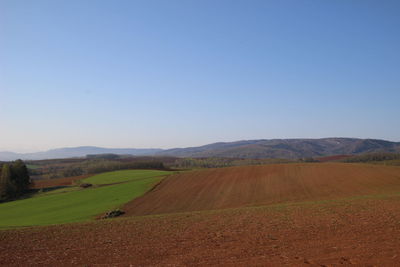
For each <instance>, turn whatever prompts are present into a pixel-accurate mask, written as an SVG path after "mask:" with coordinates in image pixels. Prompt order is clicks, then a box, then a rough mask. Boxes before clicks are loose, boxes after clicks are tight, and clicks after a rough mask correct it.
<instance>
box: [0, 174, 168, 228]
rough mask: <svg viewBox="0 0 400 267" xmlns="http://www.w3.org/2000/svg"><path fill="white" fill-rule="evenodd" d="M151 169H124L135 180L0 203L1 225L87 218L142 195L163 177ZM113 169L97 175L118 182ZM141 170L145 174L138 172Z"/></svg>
mask: <svg viewBox="0 0 400 267" xmlns="http://www.w3.org/2000/svg"><path fill="white" fill-rule="evenodd" d="M150 172H151V171H150ZM150 172H146V173H144V174H143V173H142V171H135V170H132V171H124V174H125V175H126V176H125V177H135V178H136V179H137V180H133V181H129V182H126V183H121V184H116V185H110V186H102V187H97V188H89V189H82V190H78V191H72V192H67V193H59V194H51V195H43V196H37V197H33V198H28V199H23V200H17V201H12V202H8V203H3V204H0V228H9V227H15V226H30V225H49V224H59V223H69V222H77V221H88V220H90V219H92V218H93V217H95V216H96V215H98V214H100V213H102V212H105V211H107V210H110V209H113V208H116V207H118V206H120V205H122V204H123V203H125V202H128V201H129V200H131V199H133V198H136V197H138V196H140V195H142V194H143V193H145V192H146V191H147V190H149V189H150V188H151V186H152V185H154V184H155V183H157V182H158V181H160V180H161V179H162V177H160V174H161V173H160V172H158V171H154V172H153V173H152V175H150ZM116 173H119V172H110V173H105V174H102V175H96V176H100V177H102V179H104V181H107V183H109V182H113V181H118V182H121V179H119V177H120V176H119V175H118V174H116ZM140 173H142V174H143V175H144V176H140ZM165 173H166V172H164V174H165ZM96 176H94V177H96ZM109 177H111V178H109ZM112 177H113V178H114V179H115V180H113V178H112ZM96 179H97V178H95V179H94V181H96ZM97 182H99V183H101V181H97Z"/></svg>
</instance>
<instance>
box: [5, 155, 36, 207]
mask: <svg viewBox="0 0 400 267" xmlns="http://www.w3.org/2000/svg"><path fill="white" fill-rule="evenodd" d="M30 183H31V179H30V177H29V172H28V168H27V167H26V165H25V163H24V162H23V161H22V160H16V161H14V162H12V163H4V164H3V166H2V168H1V174H0V201H4V200H9V199H13V198H17V197H19V196H21V195H22V194H24V193H25V192H26V191H27V190H28V189H29V185H30Z"/></svg>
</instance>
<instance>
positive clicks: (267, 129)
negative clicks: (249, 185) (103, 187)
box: [0, 0, 400, 152]
mask: <svg viewBox="0 0 400 267" xmlns="http://www.w3.org/2000/svg"><path fill="white" fill-rule="evenodd" d="M399 11H400V3H399V2H397V1H323V2H322V1H320V2H318V1H294V0H291V1H251V2H248V1H118V2H113V1H90V0H88V1H76V0H73V1H72V0H71V1H45V0H39V1H21V0H13V1H11V0H2V1H0V12H1V15H0V25H2V26H1V28H0V32H1V34H2V36H3V38H2V42H1V43H0V117H1V120H2V122H1V125H2V126H1V136H2V138H0V150H12V151H16V152H26V151H39V150H47V149H51V148H57V147H74V146H89V145H90V146H100V147H115V148H118V147H131V148H147V147H159V148H172V147H188V146H198V145H204V144H208V143H214V142H219V141H236V140H249V139H272V138H321V137H335V136H338V137H358V138H376V139H385V140H391V141H400V134H399V133H400V124H399V123H398V115H399V114H400V105H399V104H398V101H399V99H400V88H399V84H400V75H398V74H399V71H400V53H399V52H398V47H400V35H399V34H398V29H399V28H400V17H399V16H398V14H399Z"/></svg>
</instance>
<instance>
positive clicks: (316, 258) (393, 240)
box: [0, 196, 400, 266]
mask: <svg viewBox="0 0 400 267" xmlns="http://www.w3.org/2000/svg"><path fill="white" fill-rule="evenodd" d="M399 206H400V197H399V196H395V197H388V198H384V199H374V198H372V199H357V200H351V201H333V202H331V203H323V204H321V203H319V204H306V205H304V204H303V205H294V206H285V205H278V206H275V207H268V208H266V207H259V208H244V209H234V210H221V211H214V212H195V213H181V214H175V215H162V216H144V217H130V218H122V219H115V220H109V221H97V222H92V223H86V224H70V225H59V226H51V227H37V228H31V229H21V230H11V231H0V240H1V243H0V262H1V264H2V266H10V265H13V266H31V265H41V266H43V265H44V266H71V265H78V266H110V265H111V266H130V265H132V266H149V265H150V266H167V265H169V266H194V265H202V266H210V265H224V266H227V265H228V266H229V265H231V266H284V265H286V266H343V265H344V266H349V265H351V264H356V265H357V266H396V265H397V264H398V262H399V259H400V224H399V222H400V212H399Z"/></svg>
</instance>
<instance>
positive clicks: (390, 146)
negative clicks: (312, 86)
mask: <svg viewBox="0 0 400 267" xmlns="http://www.w3.org/2000/svg"><path fill="white" fill-rule="evenodd" d="M374 152H394V153H396V152H400V142H391V141H386V140H378V139H359V138H321V139H261V140H244V141H236V142H220V143H213V144H208V145H204V146H198V147H187V148H174V149H165V150H163V149H157V148H150V149H135V148H102V147H93V146H84V147H70V148H57V149H51V150H48V151H43V152H36V153H14V152H0V160H2V161H10V160H15V159H24V160H40V159H56V158H72V157H85V156H86V155H94V154H117V155H133V156H174V157H193V158H200V157H221V158H249V159H250V158H252V159H258V158H285V159H298V158H307V157H323V156H331V155H356V154H363V153H374Z"/></svg>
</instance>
